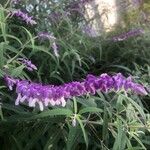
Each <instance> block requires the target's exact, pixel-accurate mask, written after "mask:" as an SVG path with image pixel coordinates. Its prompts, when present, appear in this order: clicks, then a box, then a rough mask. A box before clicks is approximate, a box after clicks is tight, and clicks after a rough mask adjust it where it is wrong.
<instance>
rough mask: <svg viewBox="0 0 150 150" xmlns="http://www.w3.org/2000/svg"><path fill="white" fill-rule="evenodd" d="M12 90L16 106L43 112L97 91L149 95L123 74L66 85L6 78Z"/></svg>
mask: <svg viewBox="0 0 150 150" xmlns="http://www.w3.org/2000/svg"><path fill="white" fill-rule="evenodd" d="M5 80H6V81H7V84H8V86H9V88H10V89H12V87H13V86H14V84H15V85H16V93H17V94H18V97H17V99H16V102H15V104H16V105H19V103H23V102H25V101H26V102H27V103H28V105H29V106H30V107H35V106H36V103H37V104H38V105H39V108H40V110H41V111H43V109H44V107H47V106H48V105H49V104H50V105H51V106H55V105H61V106H63V107H64V106H65V105H66V101H67V100H68V99H71V98H72V97H77V96H83V95H86V94H92V95H93V94H95V93H96V92H97V91H102V92H110V91H116V92H117V91H120V90H122V89H124V90H125V91H126V92H128V91H129V90H131V91H133V92H134V93H137V94H140V95H147V92H146V90H145V88H144V87H143V86H142V85H140V84H137V83H134V82H133V81H132V79H131V77H128V78H125V77H124V76H123V75H122V74H121V73H118V74H116V75H114V76H109V75H107V74H102V75H100V76H98V77H96V76H93V75H88V76H87V78H86V79H85V80H84V81H82V82H77V81H76V82H71V83H67V84H64V85H59V86H54V85H42V84H38V83H32V82H29V81H27V80H15V79H12V78H10V77H7V78H5Z"/></svg>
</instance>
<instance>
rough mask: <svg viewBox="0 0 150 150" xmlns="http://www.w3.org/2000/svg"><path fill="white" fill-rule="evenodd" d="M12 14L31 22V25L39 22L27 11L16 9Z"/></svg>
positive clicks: (28, 22)
mask: <svg viewBox="0 0 150 150" xmlns="http://www.w3.org/2000/svg"><path fill="white" fill-rule="evenodd" d="M10 14H11V16H16V17H18V18H20V19H21V20H23V21H25V22H26V23H27V24H30V25H35V24H37V22H36V21H35V20H34V19H33V17H32V16H29V15H28V14H27V13H24V12H23V11H21V10H15V11H13V12H11V13H10Z"/></svg>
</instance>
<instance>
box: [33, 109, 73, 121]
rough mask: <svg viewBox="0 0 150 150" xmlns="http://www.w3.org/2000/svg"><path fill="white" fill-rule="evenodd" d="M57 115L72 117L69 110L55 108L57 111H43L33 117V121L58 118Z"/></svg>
mask: <svg viewBox="0 0 150 150" xmlns="http://www.w3.org/2000/svg"><path fill="white" fill-rule="evenodd" d="M59 115H63V116H71V115H73V112H72V111H71V110H70V109H65V108H57V109H52V110H46V111H43V112H41V113H40V114H38V115H35V116H33V119H36V118H43V117H50V116H59Z"/></svg>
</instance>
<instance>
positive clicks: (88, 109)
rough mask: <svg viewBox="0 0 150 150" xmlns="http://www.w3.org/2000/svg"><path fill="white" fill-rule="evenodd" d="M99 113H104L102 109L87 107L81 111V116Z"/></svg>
mask: <svg viewBox="0 0 150 150" xmlns="http://www.w3.org/2000/svg"><path fill="white" fill-rule="evenodd" d="M98 112H100V113H101V112H103V110H102V109H100V108H96V107H86V108H83V109H81V110H80V111H79V114H80V115H81V114H84V113H98Z"/></svg>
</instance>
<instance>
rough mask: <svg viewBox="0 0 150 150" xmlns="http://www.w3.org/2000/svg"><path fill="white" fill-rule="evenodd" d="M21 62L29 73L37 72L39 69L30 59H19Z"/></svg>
mask: <svg viewBox="0 0 150 150" xmlns="http://www.w3.org/2000/svg"><path fill="white" fill-rule="evenodd" d="M18 61H20V62H21V63H22V64H23V65H25V67H26V68H27V69H28V70H29V71H33V70H37V67H36V66H35V65H34V64H33V63H32V62H31V61H30V60H28V59H25V58H18Z"/></svg>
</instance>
